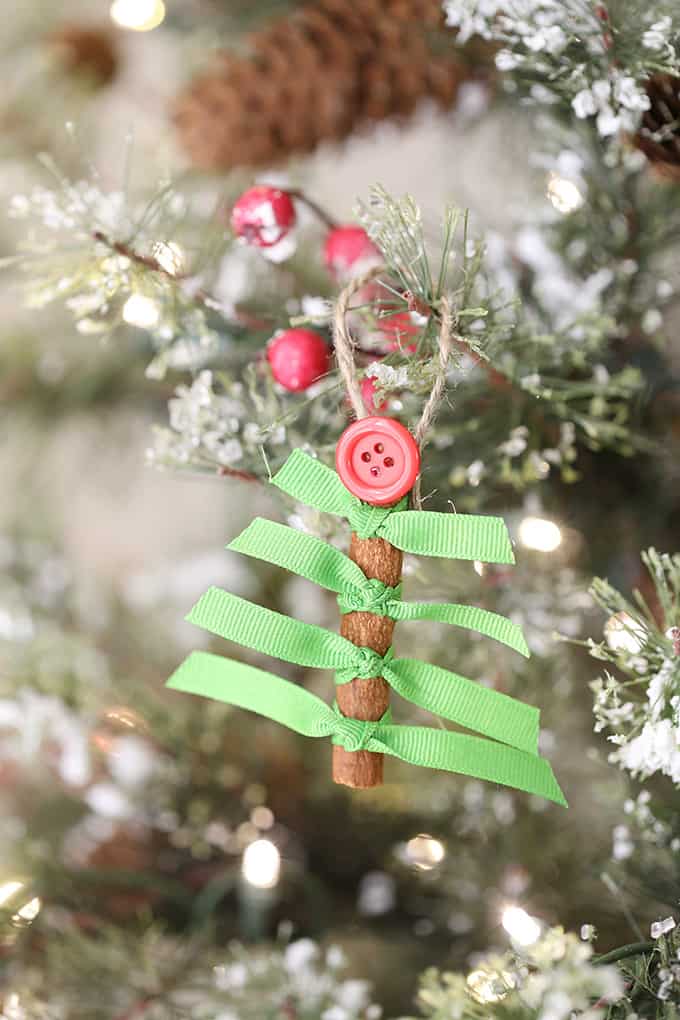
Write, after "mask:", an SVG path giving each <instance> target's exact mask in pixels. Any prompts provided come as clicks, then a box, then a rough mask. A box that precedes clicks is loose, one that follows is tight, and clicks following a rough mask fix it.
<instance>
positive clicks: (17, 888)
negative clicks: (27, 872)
mask: <svg viewBox="0 0 680 1020" xmlns="http://www.w3.org/2000/svg"><path fill="white" fill-rule="evenodd" d="M27 897H28V898H27ZM0 907H2V908H4V910H6V911H7V912H8V913H9V914H10V917H11V921H12V924H13V925H15V926H16V927H22V926H23V927H26V926H28V925H29V924H31V923H32V922H33V921H34V920H35V919H36V917H37V916H38V914H39V913H40V910H41V909H42V900H41V899H40V898H39V897H38V896H31V895H30V893H29V892H28V887H27V883H26V882H25V881H23V880H22V879H9V880H8V881H6V882H2V883H1V884H0Z"/></svg>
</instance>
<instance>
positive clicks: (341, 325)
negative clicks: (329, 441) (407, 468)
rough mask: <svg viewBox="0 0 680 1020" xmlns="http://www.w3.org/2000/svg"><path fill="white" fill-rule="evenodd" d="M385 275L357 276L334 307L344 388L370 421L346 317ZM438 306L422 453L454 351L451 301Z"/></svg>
mask: <svg viewBox="0 0 680 1020" xmlns="http://www.w3.org/2000/svg"><path fill="white" fill-rule="evenodd" d="M384 272H385V267H384V266H374V267H373V268H372V269H369V270H368V271H367V272H365V273H362V274H361V275H360V276H356V277H354V279H352V280H350V282H349V283H348V284H347V286H346V287H345V288H344V290H343V291H342V292H341V294H340V296H339V297H338V300H337V302H336V305H335V313H334V317H333V338H334V342H335V357H336V359H337V362H338V368H339V370H340V374H341V376H342V379H343V382H344V384H345V389H346V390H347V396H348V398H349V401H350V403H351V405H352V409H353V411H354V413H355V415H356V417H357V418H368V417H369V415H370V411H369V410H368V408H367V407H366V403H365V401H364V398H363V396H362V393H361V384H360V382H359V376H358V373H357V366H356V360H355V357H354V351H355V343H354V339H353V337H352V334H351V333H350V331H349V325H348V322H347V318H348V313H349V311H350V302H351V300H352V298H353V297H354V295H355V294H357V293H358V292H359V291H360V290H361V288H362V287H365V286H366V284H367V283H370V282H371V280H374V279H375V278H376V277H377V276H380V275H381V274H382V273H384ZM439 306H440V309H441V325H440V327H439V359H438V361H439V363H438V367H437V374H436V376H435V379H434V383H433V385H432V390H431V392H430V395H429V397H428V398H427V401H426V402H425V406H424V407H423V411H422V414H421V416H420V419H419V421H418V424H417V425H416V427H415V431H414V433H413V435H414V438H415V441H416V443H417V444H418V448H419V449H420V450H422V449H423V447H424V446H425V442H426V440H427V433H428V432H429V430H430V427H431V426H432V424H433V423H434V420H435V418H436V416H437V411H438V410H439V407H440V405H441V403H442V401H443V399H444V395H445V393H446V374H447V369H448V362H449V357H450V355H451V348H452V333H453V328H454V317H453V313H452V311H451V305H450V303H449V300H448V298H446V297H443V298H442V299H441V301H440V303H439ZM413 503H414V506H415V507H416V509H420V508H421V505H422V502H421V496H420V476H418V479H417V481H416V484H415V487H414V490H413Z"/></svg>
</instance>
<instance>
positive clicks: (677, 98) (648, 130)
mask: <svg viewBox="0 0 680 1020" xmlns="http://www.w3.org/2000/svg"><path fill="white" fill-rule="evenodd" d="M647 95H648V96H649V99H650V102H651V104H652V105H651V107H650V109H649V110H646V111H645V114H644V116H643V118H642V124H641V125H640V130H639V131H638V133H637V135H636V136H635V144H636V145H637V147H638V148H639V149H641V150H642V152H644V154H645V156H646V157H647V159H648V160H649V161H650V163H652V164H653V165H654V168H655V169H656V170H657V171H658V172H659V173H660V174H662V175H663V176H664V177H671V178H673V179H674V180H680V78H678V77H675V76H673V75H670V74H655V75H653V76H652V77H651V78H650V79H649V81H648V83H647Z"/></svg>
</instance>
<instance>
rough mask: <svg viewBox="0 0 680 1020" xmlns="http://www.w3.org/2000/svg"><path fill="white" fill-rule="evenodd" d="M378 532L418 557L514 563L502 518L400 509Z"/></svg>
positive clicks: (391, 515)
mask: <svg viewBox="0 0 680 1020" xmlns="http://www.w3.org/2000/svg"><path fill="white" fill-rule="evenodd" d="M380 534H381V536H382V538H385V539H387V541H388V542H391V543H392V545H396V547H397V548H398V549H403V550H404V552H410V553H415V554H416V555H420V556H445V557H448V558H450V559H455V560H481V562H482V563H514V562H515V557H514V555H513V552H512V545H511V544H510V535H509V534H508V529H507V527H506V524H505V521H504V520H503V519H502V518H501V517H487V516H485V515H481V514H444V513H437V512H436V511H434V510H420V511H419V512H418V513H414V512H413V511H412V510H411V511H409V510H399V511H396V512H395V513H392V514H390V515H389V516H388V517H387V518H386V519H385V522H384V524H383V525H382V528H381V531H380Z"/></svg>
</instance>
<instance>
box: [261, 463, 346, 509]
mask: <svg viewBox="0 0 680 1020" xmlns="http://www.w3.org/2000/svg"><path fill="white" fill-rule="evenodd" d="M272 484H273V485H276V486H277V488H279V489H281V491H282V492H285V493H287V495H289V496H292V497H293V499H296V500H298V502H299V503H304V504H305V506H313V507H315V508H316V509H317V510H322V511H323V512H324V513H329V514H338V515H339V516H341V517H345V516H346V515H347V513H348V511H349V509H350V507H351V506H353V504H354V502H355V500H354V498H353V496H351V495H350V493H349V492H348V491H347V489H346V488H345V487H344V485H343V484H342V482H341V481H340V478H339V477H338V475H337V474H336V472H335V471H333V470H332V468H329V467H327V466H326V465H325V464H322V463H321V461H320V460H315V458H314V457H310V456H309V454H308V453H303V452H302V450H293V452H292V453H291V455H290V457H288V459H287V461H286V462H285V464H284V465H283V467H281V468H279V470H278V471H277V472H276V474H275V475H274V477H273V478H272Z"/></svg>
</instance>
